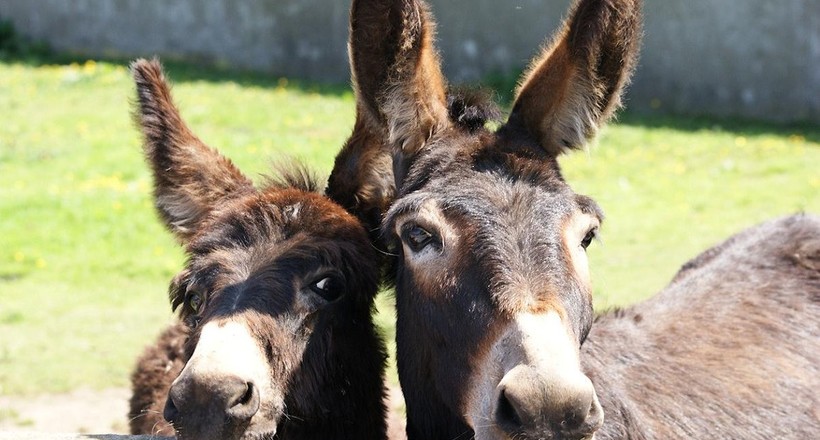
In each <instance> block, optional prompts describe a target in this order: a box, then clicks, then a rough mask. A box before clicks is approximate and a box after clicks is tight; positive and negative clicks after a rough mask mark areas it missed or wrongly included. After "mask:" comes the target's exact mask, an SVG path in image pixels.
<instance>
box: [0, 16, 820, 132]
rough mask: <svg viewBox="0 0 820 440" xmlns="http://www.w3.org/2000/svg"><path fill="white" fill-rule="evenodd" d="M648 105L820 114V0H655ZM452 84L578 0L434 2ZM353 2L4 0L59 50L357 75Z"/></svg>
mask: <svg viewBox="0 0 820 440" xmlns="http://www.w3.org/2000/svg"><path fill="white" fill-rule="evenodd" d="M645 1H646V5H645V16H646V25H645V39H644V46H643V52H642V57H641V63H640V66H639V68H638V71H637V73H636V77H635V81H634V82H633V85H632V87H631V89H630V93H629V96H628V101H627V102H628V106H630V107H631V108H633V109H638V110H646V111H649V110H658V111H668V112H675V113H690V114H710V115H720V116H743V117H751V118H759V119H767V120H774V121H794V120H809V121H814V122H820V1H818V0H778V1H772V0H645ZM431 3H432V4H433V10H434V12H435V14H436V16H437V18H438V22H439V46H440V48H441V51H442V53H443V56H444V58H445V70H446V72H447V73H448V75H449V76H450V78H451V79H452V80H453V81H454V82H461V81H472V80H476V79H480V78H482V77H485V76H486V75H488V74H510V73H512V72H516V71H518V70H520V69H521V68H522V67H523V66H525V65H526V64H527V62H528V60H529V58H530V56H532V55H533V54H534V53H536V51H537V48H538V47H539V45H540V44H542V42H543V41H544V40H545V39H546V37H547V36H548V35H549V34H551V33H552V31H553V30H554V29H555V28H556V26H557V25H558V23H559V22H560V19H561V17H562V16H563V14H564V13H565V11H566V9H567V6H568V5H569V3H570V1H569V0H431ZM348 5H349V2H348V1H346V0H2V1H0V17H2V18H7V19H9V18H10V19H11V20H12V21H13V22H14V23H15V25H16V26H17V28H18V30H19V31H20V32H21V33H23V34H25V35H29V36H31V37H34V38H37V39H43V40H46V41H48V42H50V43H51V44H52V45H53V46H54V47H55V48H57V49H60V50H69V51H75V52H80V53H83V54H88V55H117V56H137V55H143V56H145V55H151V54H160V55H163V56H174V57H181V58H193V59H198V60H205V61H209V62H216V63H224V64H227V65H231V66H236V67H241V68H250V69H258V70H264V71H270V72H273V73H274V74H277V75H287V76H299V77H304V78H310V79H317V80H325V81H346V80H347V78H348V76H349V74H348V70H347V65H346V63H347V55H346V43H345V40H346V34H347V9H348Z"/></svg>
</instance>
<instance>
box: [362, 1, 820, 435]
mask: <svg viewBox="0 0 820 440" xmlns="http://www.w3.org/2000/svg"><path fill="white" fill-rule="evenodd" d="M640 27H641V12H640V2H639V1H638V0H579V1H577V2H576V4H575V5H574V6H573V7H572V9H571V12H570V14H569V18H568V19H567V21H566V23H565V24H564V25H563V28H562V29H561V31H560V32H559V33H558V34H557V36H556V37H555V38H554V39H553V40H552V42H551V43H550V44H549V45H548V46H547V47H546V48H545V50H543V52H542V53H541V55H539V56H538V57H537V58H536V59H535V61H534V62H533V63H532V66H531V68H530V69H529V70H528V72H527V74H526V75H525V76H524V78H523V79H522V81H521V85H520V87H519V89H518V91H517V97H516V99H515V103H514V106H513V108H512V112H511V114H510V116H509V118H508V120H507V121H506V122H505V123H504V124H503V125H501V126H500V128H498V129H497V130H495V131H490V130H488V129H485V128H484V127H482V126H481V124H477V125H476V124H474V125H472V126H470V127H467V126H463V125H458V124H455V123H454V122H453V120H452V117H451V116H450V114H449V111H448V107H447V100H446V85H445V80H444V78H443V75H442V74H441V70H440V66H439V60H438V55H437V54H436V52H435V50H434V48H433V34H434V30H433V24H432V21H431V17H430V13H429V10H428V8H427V6H426V5H425V4H424V3H423V2H422V1H421V0H353V8H352V12H351V40H350V41H351V42H350V45H351V58H352V63H353V67H354V74H355V76H356V78H357V81H356V86H357V89H358V99H359V101H358V105H359V108H360V109H363V112H362V113H363V114H364V115H366V116H367V117H368V118H367V119H365V120H364V121H365V122H366V123H367V124H369V125H368V126H369V127H370V130H371V132H373V133H381V135H383V136H385V138H386V139H387V141H388V144H389V146H390V148H391V153H392V156H393V160H392V165H393V172H394V176H395V188H396V199H395V201H394V202H393V203H392V206H391V207H390V208H389V210H388V212H387V213H386V217H385V219H384V222H383V233H384V236H385V238H386V239H387V241H388V242H390V243H392V244H393V248H392V249H393V250H394V251H395V253H396V254H397V264H396V269H395V273H394V275H395V283H396V300H397V329H396V331H397V336H396V344H397V351H398V360H397V362H398V369H399V378H400V380H401V384H402V389H403V391H404V394H405V399H406V403H407V418H408V419H407V434H408V436H409V437H410V439H411V440H414V439H425V440H429V439H446V440H452V439H469V438H473V437H475V438H477V439H480V440H481V439H589V438H592V437H593V436H595V438H598V439H608V438H613V439H620V438H641V439H642V438H647V439H648V438H652V439H667V438H678V439H690V438H736V439H752V438H755V439H764V438H811V437H813V436H816V435H817V433H818V432H820V423H818V416H820V405H819V404H818V398H817V397H816V394H817V393H816V390H817V389H818V387H820V374H819V373H820V328H819V327H818V326H820V324H819V322H820V321H818V319H817V318H818V316H820V219H817V218H815V217H809V216H797V217H792V218H788V219H783V220H780V221H776V222H773V223H770V224H766V225H763V226H760V227H757V228H754V229H751V230H748V231H746V232H744V233H742V234H741V235H739V236H737V237H735V238H733V239H731V240H730V241H729V242H728V243H725V244H724V245H721V246H719V247H718V248H715V249H712V250H710V251H708V252H707V253H705V254H704V255H703V256H701V257H699V258H697V259H696V260H694V261H693V262H691V263H689V264H687V266H685V267H684V270H682V271H681V273H680V275H679V276H678V277H677V278H676V281H675V282H673V284H672V285H670V287H669V288H668V289H666V290H665V291H663V292H662V293H661V294H659V295H657V296H656V297H654V298H653V299H651V300H649V301H646V302H645V303H643V304H640V305H637V306H635V307H633V308H630V309H627V310H624V311H620V312H614V313H610V314H606V315H604V316H602V317H599V318H597V320H596V319H595V318H594V316H593V309H592V297H591V288H590V278H589V273H588V266H587V257H586V248H587V247H588V246H590V244H591V243H592V241H593V239H594V238H595V236H596V234H597V231H598V228H599V226H600V223H601V221H602V214H601V209H600V208H599V207H598V206H597V205H596V204H595V202H593V201H592V200H591V199H590V198H589V197H585V196H581V195H577V194H575V193H574V192H573V191H572V189H571V188H570V187H569V186H568V185H567V183H566V182H565V181H564V179H563V178H562V176H561V172H560V169H559V166H558V161H557V158H558V156H559V155H560V154H562V153H564V152H567V151H569V150H571V149H576V148H581V147H583V146H584V144H585V143H586V142H587V141H588V139H590V138H591V137H592V136H594V134H595V133H596V130H597V129H598V128H599V127H600V126H601V125H602V124H604V123H605V122H606V121H607V119H608V118H609V117H610V116H611V115H612V113H613V112H614V111H615V109H616V108H617V107H618V106H619V102H620V95H621V93H622V90H623V88H624V86H625V84H626V83H627V82H628V79H629V77H630V74H631V71H632V69H633V67H634V65H635V63H636V57H637V52H638V46H639V39H640V35H641V30H640ZM371 146H372V148H374V150H373V152H372V155H371V156H369V157H378V154H377V153H378V151H379V150H378V148H380V147H379V145H378V142H373V143H371ZM360 154H362V156H364V154H363V153H360ZM593 321H595V325H594V326H593Z"/></svg>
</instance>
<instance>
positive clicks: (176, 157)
mask: <svg viewBox="0 0 820 440" xmlns="http://www.w3.org/2000/svg"><path fill="white" fill-rule="evenodd" d="M131 72H132V74H133V76H134V81H135V82H136V86H137V103H136V106H135V108H134V119H135V121H136V124H137V125H138V127H139V128H140V130H141V131H142V134H143V150H144V152H145V157H146V160H147V161H148V164H149V165H150V167H151V169H152V171H153V174H154V200H155V203H156V207H157V210H158V211H159V214H160V216H161V217H162V219H163V220H164V221H165V224H166V225H167V227H168V228H169V229H170V230H171V231H172V232H174V233H175V234H176V236H177V238H179V239H180V241H182V242H187V241H188V240H190V238H191V237H192V236H193V235H194V234H195V232H196V230H197V228H198V226H199V225H200V224H201V222H202V221H203V220H204V219H205V218H207V216H208V215H209V214H210V213H211V212H212V211H213V210H215V209H217V208H219V206H220V204H222V203H224V202H225V201H227V200H230V199H232V198H234V197H237V196H238V195H241V194H247V193H251V192H253V191H254V188H253V183H252V182H251V181H250V180H249V179H248V178H247V177H245V176H244V175H243V174H242V173H241V172H239V170H238V169H237V168H236V167H235V166H234V165H233V163H231V161H230V160H228V159H226V158H225V157H223V156H222V155H220V154H219V153H218V152H216V150H213V149H211V148H209V147H208V146H207V145H205V144H204V143H203V142H202V141H200V140H199V139H198V138H197V137H196V136H195V135H194V134H193V133H191V131H190V130H189V129H188V127H187V126H186V125H185V122H183V120H182V118H181V117H180V115H179V111H178V110H177V108H176V107H175V106H174V103H173V101H172V99H171V91H170V88H169V86H168V83H167V82H166V80H165V75H164V74H163V71H162V66H161V65H160V63H159V61H157V60H151V61H147V60H142V59H140V60H137V61H135V62H134V63H133V64H131Z"/></svg>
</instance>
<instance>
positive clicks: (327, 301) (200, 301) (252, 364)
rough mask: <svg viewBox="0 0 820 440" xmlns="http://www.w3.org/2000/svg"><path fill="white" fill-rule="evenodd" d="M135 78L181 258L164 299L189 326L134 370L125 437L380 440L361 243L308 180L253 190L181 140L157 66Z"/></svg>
mask: <svg viewBox="0 0 820 440" xmlns="http://www.w3.org/2000/svg"><path fill="white" fill-rule="evenodd" d="M132 70H133V74H134V79H135V80H136V83H137V98H138V103H137V109H136V118H137V121H138V124H139V126H140V127H141V129H142V132H143V135H144V139H145V142H144V149H145V154H146V157H147V160H148V163H149V165H150V166H151V168H152V170H153V174H154V180H155V190H154V195H155V200H156V206H157V209H158V211H159V213H160V215H161V217H162V219H163V220H164V221H165V223H166V225H167V226H168V227H169V229H170V230H171V231H173V232H174V233H175V234H176V236H177V237H178V238H179V239H180V241H181V242H182V243H183V244H184V245H185V248H186V252H187V254H188V262H187V264H186V267H185V268H184V270H183V271H182V272H181V273H180V274H179V275H177V276H176V277H175V279H174V281H173V283H172V285H171V288H170V296H171V302H172V305H173V307H174V308H175V309H177V308H178V309H179V310H180V315H181V318H182V320H183V321H184V322H185V323H186V325H185V326H177V327H172V328H170V329H169V330H168V331H167V332H166V333H165V334H164V335H163V336H162V337H161V338H160V341H159V343H158V344H157V346H155V347H152V348H150V349H149V350H148V351H147V352H146V354H145V355H144V356H143V357H142V358H141V360H140V364H139V365H138V368H137V371H136V373H135V375H134V377H133V381H134V389H135V394H134V396H133V398H132V401H131V412H132V413H131V416H132V418H133V421H132V425H131V426H132V430H134V431H135V432H147V433H158V432H159V433H163V434H170V433H171V432H168V431H169V430H168V428H167V426H164V425H162V424H161V420H160V419H159V417H158V414H157V413H158V412H160V411H162V412H164V417H165V418H166V419H167V420H168V421H170V422H171V424H172V425H173V427H174V428H175V431H176V435H177V436H178V438H180V439H197V440H207V439H240V438H241V439H263V438H273V437H274V436H276V438H288V439H318V438H322V439H354V438H355V439H380V438H384V437H385V408H384V404H383V398H384V388H383V369H384V362H385V350H384V346H383V343H382V341H381V340H380V339H379V337H378V335H377V332H376V329H375V327H374V324H373V322H372V320H371V312H372V310H373V299H374V296H375V295H376V292H377V287H378V278H379V270H378V266H377V264H375V262H376V256H375V255H374V250H373V248H372V246H371V244H370V241H369V239H368V236H367V232H366V230H365V229H364V228H363V227H362V225H361V223H360V222H359V221H358V220H356V219H355V218H354V217H353V216H352V215H350V214H348V213H347V212H346V211H345V210H344V209H343V208H342V207H340V206H338V205H336V204H335V203H333V202H331V201H330V200H328V199H327V198H326V197H324V196H323V195H321V194H320V193H318V192H317V185H316V184H315V183H314V180H313V179H312V178H311V177H310V176H309V175H308V174H307V173H306V172H305V171H304V170H302V169H296V170H293V171H287V172H285V173H284V174H283V175H282V176H281V177H280V178H279V179H278V180H270V181H269V182H268V183H267V184H266V185H265V186H264V187H263V188H261V189H256V188H254V186H253V184H252V183H251V181H250V180H249V179H248V178H246V177H245V176H244V175H242V174H241V173H240V172H239V171H238V170H237V169H236V168H235V167H234V165H233V164H232V163H231V162H230V161H229V160H228V159H226V158H225V157H223V156H221V155H220V154H219V153H217V152H216V151H215V150H212V149H210V148H208V147H207V146H206V145H205V144H203V143H202V142H201V141H200V140H199V139H198V138H197V137H196V136H194V135H193V134H192V133H191V131H190V130H189V129H188V128H187V127H186V125H185V123H184V122H183V121H182V119H181V118H180V116H179V113H178V111H177V109H176V107H175V106H174V104H173V103H172V101H171V95H170V90H169V88H168V85H167V84H166V82H165V79H164V76H163V72H162V69H161V67H160V65H159V63H158V62H156V61H144V60H140V61H137V62H135V63H134V64H133V66H132ZM183 365H184V368H182V367H183ZM180 369H181V371H180ZM177 373H179V374H178V377H177ZM171 380H173V384H171V383H170V381H171ZM168 386H170V392H168V391H167V390H168ZM165 393H167V394H168V397H167V403H166V404H165V407H164V409H159V408H157V404H156V402H157V400H159V399H161V400H164V399H165V396H164V394H165Z"/></svg>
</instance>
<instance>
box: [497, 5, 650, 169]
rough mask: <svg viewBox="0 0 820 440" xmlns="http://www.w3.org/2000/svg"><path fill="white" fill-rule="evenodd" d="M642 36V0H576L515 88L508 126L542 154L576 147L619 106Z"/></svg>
mask: <svg viewBox="0 0 820 440" xmlns="http://www.w3.org/2000/svg"><path fill="white" fill-rule="evenodd" d="M640 39H641V0H577V1H576V3H575V6H574V7H573V8H572V10H571V13H570V16H569V18H568V19H567V20H566V22H565V23H564V24H563V28H562V29H561V30H560V31H559V32H558V34H557V35H556V36H555V37H554V39H553V41H552V43H551V44H550V45H549V46H548V47H547V48H546V49H545V50H544V51H543V53H542V54H541V56H539V57H537V58H536V59H535V60H534V61H533V63H532V65H531V66H530V68H529V71H528V73H526V74H525V75H524V78H523V79H522V81H521V83H520V87H519V89H518V93H517V96H516V99H515V104H514V105H513V110H512V113H511V115H510V119H509V121H508V125H511V126H516V125H517V126H522V127H523V128H524V129H525V130H526V131H528V132H529V133H530V134H531V135H533V136H534V137H535V138H536V140H538V142H539V143H540V146H541V147H542V148H544V149H545V150H546V151H547V153H549V154H551V155H553V156H557V155H558V154H560V153H563V152H565V151H567V150H569V149H575V148H581V147H583V146H584V144H585V143H586V142H587V141H588V140H589V139H591V138H592V137H593V136H595V133H596V132H597V129H598V128H599V127H600V126H601V125H603V124H604V123H605V122H606V121H607V120H608V119H609V118H610V117H611V116H612V114H613V113H614V111H615V110H616V109H617V108H618V107H619V106H620V103H621V93H622V91H623V89H624V87H625V86H626V84H627V83H628V82H629V78H630V76H631V74H632V70H633V69H634V67H635V64H636V61H637V57H638V49H639V46H640Z"/></svg>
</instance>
